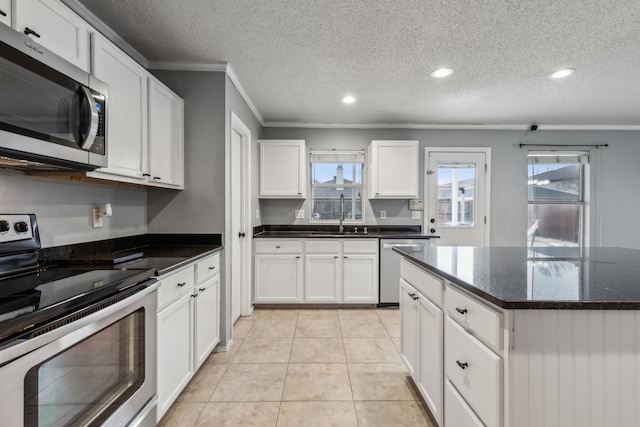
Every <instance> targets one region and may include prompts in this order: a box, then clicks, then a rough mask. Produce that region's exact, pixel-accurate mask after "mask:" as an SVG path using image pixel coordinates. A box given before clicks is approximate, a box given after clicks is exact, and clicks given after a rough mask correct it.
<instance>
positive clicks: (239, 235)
mask: <svg viewBox="0 0 640 427" xmlns="http://www.w3.org/2000/svg"><path fill="white" fill-rule="evenodd" d="M245 236H246V234H245V233H244V232H243V231H241V232H239V233H238V237H245Z"/></svg>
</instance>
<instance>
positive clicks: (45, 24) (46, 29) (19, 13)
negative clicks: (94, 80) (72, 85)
mask: <svg viewBox="0 0 640 427" xmlns="http://www.w3.org/2000/svg"><path fill="white" fill-rule="evenodd" d="M6 3H9V2H8V1H6V0H0V10H3V11H4V9H5V8H7V6H6ZM13 8H14V10H13V16H14V19H15V21H14V23H13V28H14V29H16V30H18V31H20V32H21V33H25V34H27V35H29V36H30V37H31V38H33V39H34V40H35V41H36V42H37V43H38V44H41V45H42V46H44V47H45V48H47V49H49V50H50V51H52V52H53V53H55V54H56V55H58V56H61V57H62V58H64V59H66V60H67V61H69V62H71V63H72V64H74V65H76V66H77V67H79V68H82V69H83V70H85V71H89V65H90V60H89V33H90V32H91V27H90V26H89V24H87V23H86V22H85V21H84V20H83V19H82V18H80V17H79V16H78V15H76V14H75V13H74V12H72V11H71V10H70V9H69V8H68V7H66V6H65V5H63V4H62V3H60V2H59V1H57V0H20V1H18V0H14V1H13ZM0 15H1V14H0ZM7 15H8V16H9V15H10V13H7ZM5 19H8V18H7V17H4V16H2V17H0V20H2V22H5ZM5 23H7V24H8V23H9V22H5Z"/></svg>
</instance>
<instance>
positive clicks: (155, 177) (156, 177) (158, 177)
mask: <svg viewBox="0 0 640 427" xmlns="http://www.w3.org/2000/svg"><path fill="white" fill-rule="evenodd" d="M153 179H162V177H160V176H154V177H153Z"/></svg>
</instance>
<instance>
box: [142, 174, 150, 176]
mask: <svg viewBox="0 0 640 427" xmlns="http://www.w3.org/2000/svg"><path fill="white" fill-rule="evenodd" d="M142 176H151V174H150V173H143V174H142Z"/></svg>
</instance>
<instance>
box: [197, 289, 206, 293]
mask: <svg viewBox="0 0 640 427" xmlns="http://www.w3.org/2000/svg"><path fill="white" fill-rule="evenodd" d="M198 290H199V291H200V292H204V291H206V290H207V288H198Z"/></svg>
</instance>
